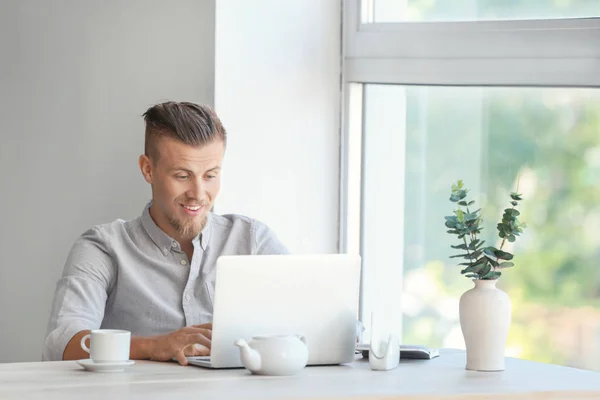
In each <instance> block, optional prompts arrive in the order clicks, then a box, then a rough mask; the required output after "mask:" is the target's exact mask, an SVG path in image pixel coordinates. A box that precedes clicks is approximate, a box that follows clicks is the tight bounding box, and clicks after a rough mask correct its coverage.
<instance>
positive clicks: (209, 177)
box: [206, 175, 217, 179]
mask: <svg viewBox="0 0 600 400" xmlns="http://www.w3.org/2000/svg"><path fill="white" fill-rule="evenodd" d="M206 177H207V178H208V179H215V178H216V177H217V176H216V175H207V176H206Z"/></svg>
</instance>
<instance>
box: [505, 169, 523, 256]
mask: <svg viewBox="0 0 600 400" xmlns="http://www.w3.org/2000/svg"><path fill="white" fill-rule="evenodd" d="M520 182H521V174H518V175H517V191H516V193H519V183H520ZM515 207H516V206H512V209H513V210H514V209H515ZM504 242H506V238H503V239H502V243H500V250H502V248H503V247H504Z"/></svg>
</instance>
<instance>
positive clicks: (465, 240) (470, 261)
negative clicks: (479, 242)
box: [463, 236, 473, 263]
mask: <svg viewBox="0 0 600 400" xmlns="http://www.w3.org/2000/svg"><path fill="white" fill-rule="evenodd" d="M463 242H465V246H467V249H466V250H467V254H468V255H469V263H472V262H473V260H471V253H469V245H468V244H467V239H465V237H464V236H463Z"/></svg>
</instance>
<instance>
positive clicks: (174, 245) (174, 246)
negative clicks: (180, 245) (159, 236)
mask: <svg viewBox="0 0 600 400" xmlns="http://www.w3.org/2000/svg"><path fill="white" fill-rule="evenodd" d="M171 247H172V248H174V249H176V248H177V242H175V241H174V242H173V243H171Z"/></svg>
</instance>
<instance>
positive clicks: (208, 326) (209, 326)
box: [191, 322, 212, 330]
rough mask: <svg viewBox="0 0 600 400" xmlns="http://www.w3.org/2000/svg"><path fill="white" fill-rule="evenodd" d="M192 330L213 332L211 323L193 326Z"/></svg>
mask: <svg viewBox="0 0 600 400" xmlns="http://www.w3.org/2000/svg"><path fill="white" fill-rule="evenodd" d="M191 327H192V328H204V329H210V330H212V322H209V323H207V324H200V325H191Z"/></svg>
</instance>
